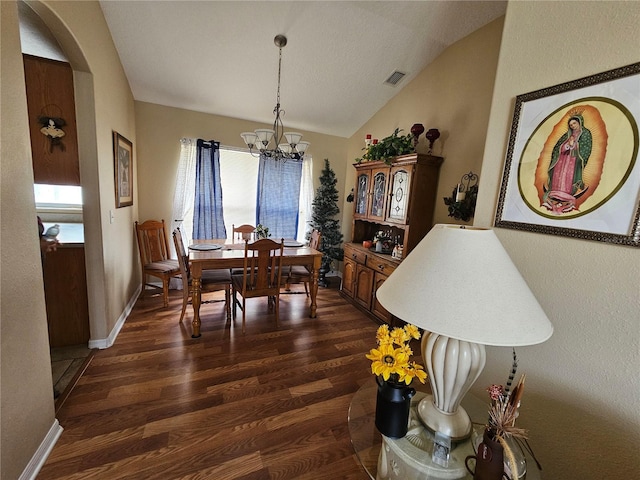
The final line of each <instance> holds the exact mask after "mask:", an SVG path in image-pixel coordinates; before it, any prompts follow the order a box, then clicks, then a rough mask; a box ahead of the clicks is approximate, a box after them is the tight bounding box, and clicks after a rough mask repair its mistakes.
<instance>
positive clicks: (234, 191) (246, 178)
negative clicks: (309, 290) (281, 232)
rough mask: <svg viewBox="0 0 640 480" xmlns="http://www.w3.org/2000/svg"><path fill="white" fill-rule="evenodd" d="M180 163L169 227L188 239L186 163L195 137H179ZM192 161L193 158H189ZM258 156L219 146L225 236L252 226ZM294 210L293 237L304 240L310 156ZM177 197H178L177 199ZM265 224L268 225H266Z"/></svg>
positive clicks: (309, 194) (190, 210)
mask: <svg viewBox="0 0 640 480" xmlns="http://www.w3.org/2000/svg"><path fill="white" fill-rule="evenodd" d="M181 144H182V148H181V155H180V165H179V167H178V171H179V172H178V176H177V179H176V181H177V184H176V199H174V217H173V218H174V221H173V224H172V230H173V229H174V228H176V227H180V229H181V230H182V232H183V235H184V237H185V241H189V240H190V239H191V236H192V232H193V198H194V188H195V187H194V186H193V181H191V177H192V176H195V173H193V172H195V170H193V167H190V166H189V162H190V160H189V159H194V158H195V140H192V139H182V141H181ZM191 161H192V162H193V163H195V160H191ZM259 164H260V162H259V160H258V158H256V157H254V156H252V155H251V154H250V153H249V152H247V151H244V150H238V149H234V148H230V147H224V146H221V147H220V178H221V182H222V210H223V212H224V223H225V228H226V230H227V236H228V237H230V236H231V232H232V226H233V225H236V226H238V225H243V224H249V225H254V226H255V225H256V204H257V199H258V169H259ZM299 195H300V197H299V198H300V201H299V209H298V232H297V236H296V239H297V240H299V241H304V240H305V235H306V232H307V230H308V223H307V222H308V221H309V220H311V202H312V201H313V179H312V158H311V157H310V156H305V159H304V163H303V165H302V178H301V182H300V194H299ZM178 197H180V198H182V200H180V201H179V200H178ZM267 227H268V225H267Z"/></svg>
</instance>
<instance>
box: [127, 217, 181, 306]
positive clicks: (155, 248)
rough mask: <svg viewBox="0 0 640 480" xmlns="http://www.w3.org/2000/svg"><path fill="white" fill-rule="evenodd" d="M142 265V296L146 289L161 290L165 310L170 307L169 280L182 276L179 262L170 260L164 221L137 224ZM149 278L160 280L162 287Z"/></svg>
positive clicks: (148, 221)
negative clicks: (151, 281) (149, 280)
mask: <svg viewBox="0 0 640 480" xmlns="http://www.w3.org/2000/svg"><path fill="white" fill-rule="evenodd" d="M135 228H136V238H137V239H138V250H139V251H140V265H141V266H142V296H144V294H145V290H146V287H151V288H153V289H161V290H162V295H163V299H164V306H165V308H166V307H168V306H169V279H171V277H177V276H179V275H180V266H179V265H178V260H176V259H172V258H169V245H168V244H169V242H168V239H167V231H166V230H165V225H164V219H163V220H161V221H158V220H147V221H146V222H143V223H138V222H135ZM147 276H152V277H156V278H159V279H160V280H161V281H162V287H158V286H157V285H154V284H153V283H148V282H147Z"/></svg>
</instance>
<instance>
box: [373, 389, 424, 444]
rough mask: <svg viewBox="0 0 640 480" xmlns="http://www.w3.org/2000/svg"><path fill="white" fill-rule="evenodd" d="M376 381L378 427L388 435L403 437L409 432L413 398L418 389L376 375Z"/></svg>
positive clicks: (382, 432) (390, 436)
mask: <svg viewBox="0 0 640 480" xmlns="http://www.w3.org/2000/svg"><path fill="white" fill-rule="evenodd" d="M376 381H377V382H378V395H377V401H376V427H377V428H378V431H379V432H380V433H381V434H383V435H384V436H386V437H389V438H402V437H404V436H405V435H406V434H407V429H408V426H409V410H410V408H411V398H413V396H414V395H415V394H416V391H415V389H414V388H412V387H409V386H407V385H406V384H404V383H396V382H387V381H384V380H383V379H382V378H381V377H376Z"/></svg>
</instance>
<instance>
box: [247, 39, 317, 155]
mask: <svg viewBox="0 0 640 480" xmlns="http://www.w3.org/2000/svg"><path fill="white" fill-rule="evenodd" d="M273 43H275V44H276V47H278V50H279V54H278V95H277V97H276V107H275V108H274V109H273V114H274V115H275V116H276V118H275V120H274V121H273V129H269V128H260V129H257V130H256V131H255V132H243V133H241V134H240V136H241V137H242V138H243V140H244V141H245V143H246V144H247V147H249V152H250V153H251V154H252V155H253V154H254V153H256V154H258V153H260V154H261V155H265V156H266V157H269V158H274V159H275V160H283V161H285V162H286V161H287V160H302V158H303V157H304V152H306V151H307V148H309V142H301V141H300V140H301V139H302V134H301V133H297V132H284V126H283V124H282V117H283V116H284V115H285V111H284V110H281V109H280V72H281V70H282V49H283V47H284V46H285V45H286V44H287V37H285V36H284V35H276V36H275V38H274V39H273ZM283 132H284V133H283ZM283 137H284V139H283ZM283 140H284V141H283ZM270 145H273V147H272V148H269V146H270Z"/></svg>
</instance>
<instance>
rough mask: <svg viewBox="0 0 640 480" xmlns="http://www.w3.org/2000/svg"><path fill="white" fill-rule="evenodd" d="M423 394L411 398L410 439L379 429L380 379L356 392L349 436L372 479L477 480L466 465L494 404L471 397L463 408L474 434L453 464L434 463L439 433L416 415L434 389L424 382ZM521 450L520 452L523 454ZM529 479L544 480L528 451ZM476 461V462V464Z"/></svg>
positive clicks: (419, 391) (454, 453)
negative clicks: (378, 395)
mask: <svg viewBox="0 0 640 480" xmlns="http://www.w3.org/2000/svg"><path fill="white" fill-rule="evenodd" d="M416 390H417V393H416V395H415V396H414V397H413V399H412V402H411V414H410V418H409V432H408V433H407V435H406V436H405V437H404V438H401V439H397V440H394V439H390V438H387V437H384V436H383V435H381V434H380V432H378V429H377V428H376V426H375V411H376V392H377V384H376V382H375V380H374V379H372V380H371V381H370V382H367V383H366V384H364V385H363V386H362V387H360V389H359V390H358V391H357V392H356V393H355V394H354V396H353V399H352V400H351V405H350V406H349V418H348V424H349V435H350V436H351V443H352V445H353V449H354V450H355V453H356V456H357V457H358V460H359V461H360V464H361V465H362V466H363V467H364V470H365V471H366V472H367V474H368V475H369V478H371V479H372V480H411V479H414V480H445V479H465V480H473V475H471V474H470V473H469V472H468V471H467V469H466V468H465V465H464V461H465V458H466V457H467V455H473V454H474V449H473V444H474V442H478V443H479V441H480V440H479V438H478V436H480V438H481V436H482V431H483V429H484V425H485V423H486V417H487V415H488V413H487V412H488V408H489V405H488V402H487V403H483V402H482V401H481V400H480V399H478V398H476V397H474V396H472V395H469V394H468V395H466V396H465V398H464V400H463V402H462V406H463V407H464V409H465V410H466V411H467V413H468V414H469V416H470V417H471V420H472V422H473V423H474V425H473V426H474V432H473V434H472V435H471V438H469V439H468V440H466V441H463V442H460V443H458V444H457V445H456V446H455V447H453V448H452V450H451V454H450V458H449V464H448V466H447V467H443V466H441V465H438V464H436V463H434V462H433V461H432V453H433V435H432V434H431V432H429V431H428V430H427V429H426V428H424V427H423V426H422V424H421V423H420V420H419V419H418V416H417V414H416V408H417V405H418V403H419V402H420V400H421V399H422V398H423V397H424V396H425V395H426V394H427V393H429V387H428V385H422V384H420V383H418V385H417V387H416ZM518 453H520V452H518ZM523 455H524V456H525V458H526V460H527V462H526V470H527V471H526V475H525V476H524V477H522V478H525V479H526V480H539V479H540V478H541V476H540V471H539V470H538V468H537V466H536V464H535V462H534V461H533V460H532V459H531V458H530V457H529V456H528V455H525V454H524V453H523ZM470 465H471V466H473V465H474V461H471V462H470Z"/></svg>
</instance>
